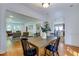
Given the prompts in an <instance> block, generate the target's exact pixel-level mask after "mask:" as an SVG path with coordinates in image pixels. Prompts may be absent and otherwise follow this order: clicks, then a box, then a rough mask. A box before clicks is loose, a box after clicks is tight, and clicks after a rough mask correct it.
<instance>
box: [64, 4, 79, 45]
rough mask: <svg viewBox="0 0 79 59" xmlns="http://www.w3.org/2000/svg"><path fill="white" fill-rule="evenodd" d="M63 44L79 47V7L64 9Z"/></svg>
mask: <svg viewBox="0 0 79 59" xmlns="http://www.w3.org/2000/svg"><path fill="white" fill-rule="evenodd" d="M64 13H65V16H64V17H65V44H69V45H73V46H77V47H79V26H78V25H79V7H78V6H77V7H72V8H68V9H67V10H65V12H64Z"/></svg>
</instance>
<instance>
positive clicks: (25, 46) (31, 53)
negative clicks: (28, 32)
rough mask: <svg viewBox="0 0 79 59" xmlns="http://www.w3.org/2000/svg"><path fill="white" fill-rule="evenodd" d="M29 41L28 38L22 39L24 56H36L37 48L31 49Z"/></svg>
mask: <svg viewBox="0 0 79 59" xmlns="http://www.w3.org/2000/svg"><path fill="white" fill-rule="evenodd" d="M27 40H28V39H27V38H22V39H21V43H22V47H23V54H24V56H35V55H36V48H35V47H30V46H29V43H28V41H27Z"/></svg>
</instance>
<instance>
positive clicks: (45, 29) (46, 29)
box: [41, 21, 51, 39]
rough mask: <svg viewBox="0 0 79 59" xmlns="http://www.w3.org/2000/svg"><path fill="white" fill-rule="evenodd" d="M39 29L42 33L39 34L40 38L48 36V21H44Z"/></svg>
mask: <svg viewBox="0 0 79 59" xmlns="http://www.w3.org/2000/svg"><path fill="white" fill-rule="evenodd" d="M41 30H42V35H41V36H42V38H43V39H46V38H47V36H48V34H49V31H51V29H50V26H49V23H48V22H47V21H46V22H44V26H43V27H41Z"/></svg>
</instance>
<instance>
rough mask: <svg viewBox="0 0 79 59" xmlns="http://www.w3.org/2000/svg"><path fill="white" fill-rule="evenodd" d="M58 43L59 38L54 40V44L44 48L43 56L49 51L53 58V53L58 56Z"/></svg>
mask: <svg viewBox="0 0 79 59" xmlns="http://www.w3.org/2000/svg"><path fill="white" fill-rule="evenodd" d="M59 41H60V37H58V38H57V39H56V40H55V42H53V43H52V44H49V45H48V46H46V47H45V55H46V54H47V50H49V51H50V52H52V54H53V56H54V53H56V54H57V55H58V56H59V53H58V46H59Z"/></svg>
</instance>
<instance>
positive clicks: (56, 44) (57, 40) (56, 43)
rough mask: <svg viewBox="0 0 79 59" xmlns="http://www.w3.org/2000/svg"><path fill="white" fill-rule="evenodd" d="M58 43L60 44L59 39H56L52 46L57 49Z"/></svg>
mask: <svg viewBox="0 0 79 59" xmlns="http://www.w3.org/2000/svg"><path fill="white" fill-rule="evenodd" d="M59 42H60V37H58V38H57V39H56V41H55V44H54V46H55V47H56V48H57V49H58V46H59Z"/></svg>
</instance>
